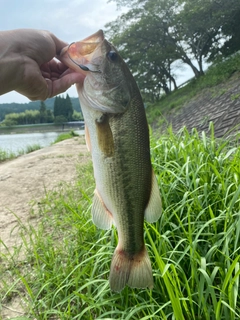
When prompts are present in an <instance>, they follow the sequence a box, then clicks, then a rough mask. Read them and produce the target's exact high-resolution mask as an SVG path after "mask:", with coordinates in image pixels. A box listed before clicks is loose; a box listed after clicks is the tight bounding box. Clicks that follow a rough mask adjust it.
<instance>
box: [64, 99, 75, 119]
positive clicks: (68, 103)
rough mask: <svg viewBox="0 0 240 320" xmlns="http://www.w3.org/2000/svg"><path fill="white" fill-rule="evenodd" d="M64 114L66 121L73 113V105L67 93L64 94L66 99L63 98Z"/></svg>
mask: <svg viewBox="0 0 240 320" xmlns="http://www.w3.org/2000/svg"><path fill="white" fill-rule="evenodd" d="M64 104H65V107H64V108H65V112H66V113H65V114H66V116H67V119H68V121H71V120H72V115H73V106H72V102H71V99H70V97H69V95H68V94H67V95H66V99H65V102H64Z"/></svg>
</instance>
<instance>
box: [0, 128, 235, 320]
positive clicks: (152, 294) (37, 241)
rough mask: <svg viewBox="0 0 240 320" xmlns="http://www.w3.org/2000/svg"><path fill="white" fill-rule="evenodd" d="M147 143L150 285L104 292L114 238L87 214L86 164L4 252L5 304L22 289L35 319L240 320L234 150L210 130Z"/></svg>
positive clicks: (0, 270)
mask: <svg viewBox="0 0 240 320" xmlns="http://www.w3.org/2000/svg"><path fill="white" fill-rule="evenodd" d="M151 146H152V149H151V151H152V162H153V166H154V169H155V172H156V175H157V179H158V183H159V188H160V191H161V194H162V200H163V209H164V211H163V214H162V216H161V218H160V220H159V221H158V222H157V223H155V224H148V223H146V224H145V239H146V244H147V248H148V251H149V254H150V257H151V261H152V266H153V275H154V282H155V285H154V289H153V290H146V289H143V290H136V289H130V288H128V287H126V288H125V289H124V290H123V291H122V292H121V293H113V292H111V291H110V289H109V283H108V274H109V267H110V261H111V257H112V254H113V251H114V248H115V247H116V244H117V237H116V231H115V229H114V228H113V229H111V230H109V231H101V230H99V229H97V228H96V227H95V226H94V225H93V223H92V221H91V217H90V210H91V199H92V195H93V191H94V180H93V172H92V166H91V164H89V165H86V166H84V167H80V168H79V171H78V179H77V182H76V183H75V185H74V187H73V186H72V185H71V186H70V185H67V184H66V185H61V187H60V188H59V189H57V190H55V191H53V192H50V193H48V194H46V197H45V198H44V199H42V201H41V202H40V203H39V208H38V210H35V213H34V214H35V215H37V216H40V217H41V220H40V223H39V225H38V227H37V228H33V227H31V226H26V225H21V222H20V226H21V228H22V239H23V243H24V245H23V247H21V248H19V249H18V250H17V249H16V250H15V253H14V254H13V255H4V256H3V255H1V256H0V259H1V261H2V263H1V265H0V288H1V289H0V296H1V302H2V304H3V305H4V304H7V302H8V301H9V300H11V299H13V298H14V297H15V296H20V297H21V298H22V299H23V301H24V305H25V309H26V319H38V320H49V319H52V320H53V319H61V320H66V319H69V320H70V319H71V320H74V319H79V320H80V319H86V320H89V319H122V320H130V319H131V320H134V319H136V320H139V319H144V320H147V319H152V320H155V319H159V320H160V319H182V320H186V319H194V320H197V319H202V320H204V319H207V320H210V319H231V320H234V319H239V317H240V296H239V278H240V252H239V247H240V238H239V232H240V187H239V179H240V167H239V163H240V148H239V147H238V146H237V143H235V142H233V141H232V142H228V141H216V139H215V138H214V133H213V129H212V134H211V136H210V138H207V137H206V136H205V134H204V133H203V134H202V135H201V136H199V135H198V133H197V132H196V131H193V132H191V133H189V132H188V131H186V130H184V129H183V130H182V131H181V132H179V133H178V134H173V133H172V132H171V131H169V132H168V133H167V134H166V135H165V136H163V137H162V138H161V139H160V140H155V139H152V141H151ZM23 252H25V258H24V259H22V260H21V259H19V254H20V253H21V256H22V254H23Z"/></svg>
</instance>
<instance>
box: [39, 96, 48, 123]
mask: <svg viewBox="0 0 240 320" xmlns="http://www.w3.org/2000/svg"><path fill="white" fill-rule="evenodd" d="M39 113H40V119H39V120H40V123H45V122H46V118H47V109H46V105H45V103H44V102H43V101H41V103H40V108H39Z"/></svg>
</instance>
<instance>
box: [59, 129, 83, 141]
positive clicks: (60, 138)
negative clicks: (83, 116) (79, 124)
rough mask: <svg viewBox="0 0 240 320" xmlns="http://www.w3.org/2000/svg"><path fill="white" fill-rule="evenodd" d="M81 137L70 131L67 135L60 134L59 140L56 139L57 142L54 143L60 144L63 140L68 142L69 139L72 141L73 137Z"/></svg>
mask: <svg viewBox="0 0 240 320" xmlns="http://www.w3.org/2000/svg"><path fill="white" fill-rule="evenodd" d="M78 136H79V134H77V133H76V132H75V131H73V130H72V131H70V132H66V133H62V134H60V135H59V136H58V137H57V138H56V140H55V141H54V142H53V144H54V143H58V142H61V141H63V140H67V139H71V138H73V137H78Z"/></svg>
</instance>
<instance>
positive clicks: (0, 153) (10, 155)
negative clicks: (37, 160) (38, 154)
mask: <svg viewBox="0 0 240 320" xmlns="http://www.w3.org/2000/svg"><path fill="white" fill-rule="evenodd" d="M41 148H42V147H41V145H40V144H37V143H36V144H33V145H28V146H27V147H26V150H18V151H17V152H15V153H14V152H11V151H6V150H1V149H0V163H1V162H3V161H6V160H11V159H14V158H17V157H19V156H21V155H23V154H26V153H31V152H33V151H36V150H39V149H41Z"/></svg>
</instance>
